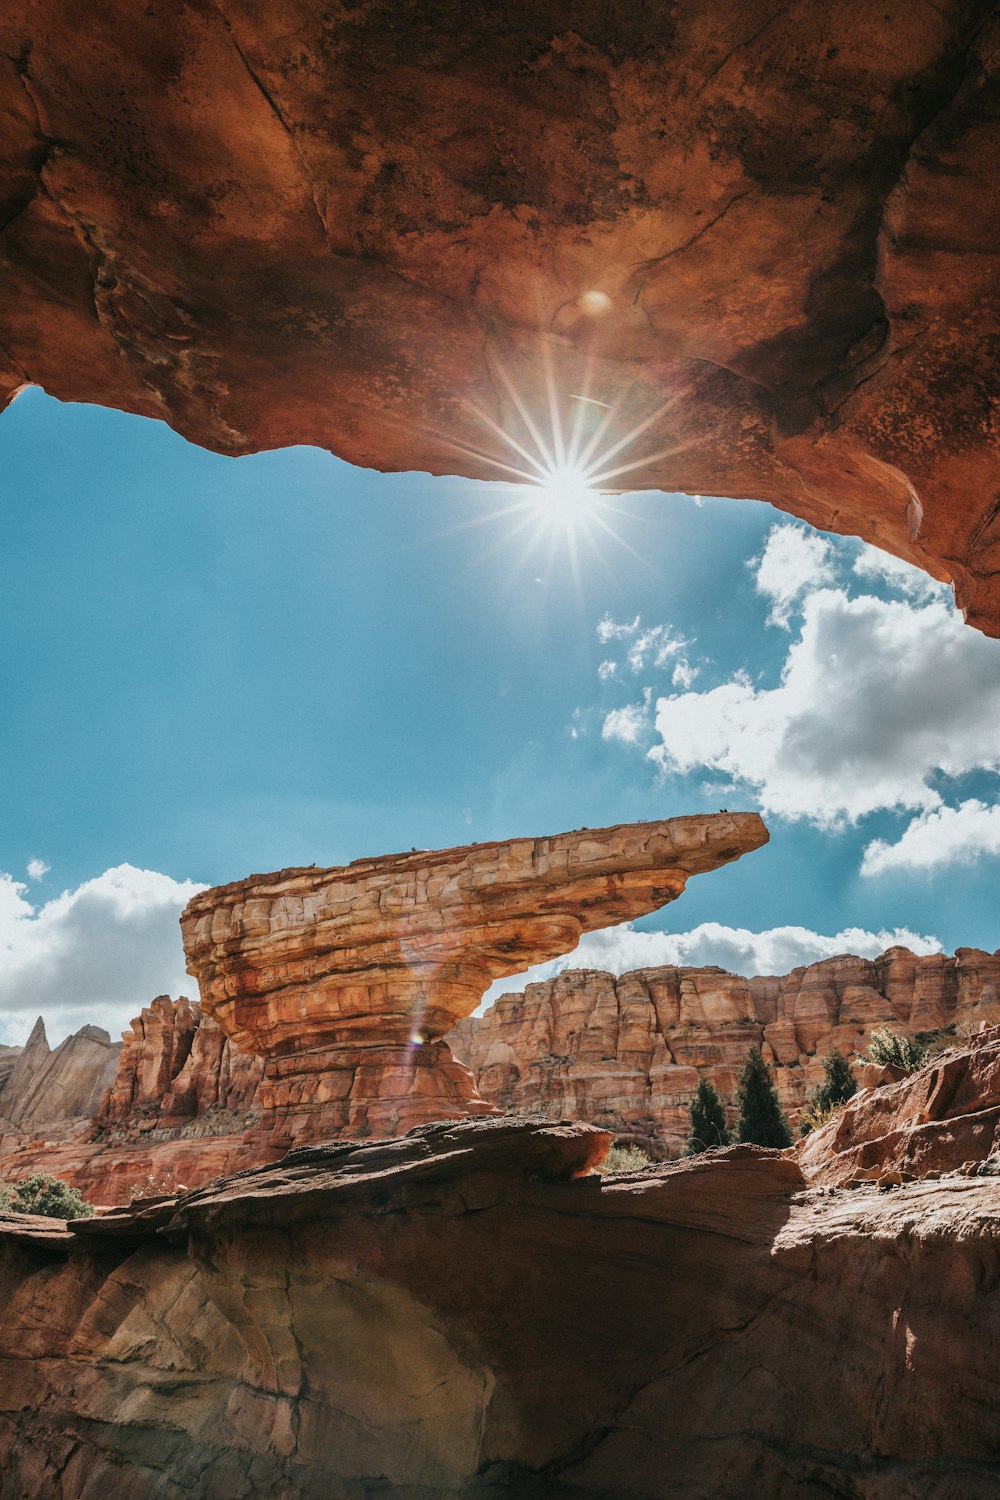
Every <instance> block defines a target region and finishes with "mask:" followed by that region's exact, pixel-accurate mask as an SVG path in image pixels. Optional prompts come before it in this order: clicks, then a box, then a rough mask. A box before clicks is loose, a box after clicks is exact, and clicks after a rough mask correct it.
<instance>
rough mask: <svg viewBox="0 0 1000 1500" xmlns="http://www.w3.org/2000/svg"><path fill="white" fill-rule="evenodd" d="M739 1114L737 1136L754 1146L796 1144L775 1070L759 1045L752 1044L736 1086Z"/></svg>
mask: <svg viewBox="0 0 1000 1500" xmlns="http://www.w3.org/2000/svg"><path fill="white" fill-rule="evenodd" d="M736 1099H737V1103H738V1105H739V1116H738V1118H737V1121H736V1139H737V1140H738V1141H745V1142H746V1143H747V1144H749V1145H753V1146H776V1147H778V1148H779V1149H781V1148H782V1147H784V1146H790V1145H791V1144H792V1133H791V1131H790V1130H789V1128H788V1121H787V1120H786V1119H785V1116H784V1114H783V1113H782V1110H781V1104H780V1103H779V1101H778V1091H777V1089H776V1088H775V1086H774V1078H773V1076H772V1074H771V1069H770V1068H769V1067H768V1065H767V1063H766V1062H765V1061H764V1057H763V1054H762V1052H761V1050H760V1048H759V1047H751V1048H750V1049H749V1051H748V1052H747V1055H746V1058H745V1060H744V1063H743V1067H742V1068H741V1069H740V1078H739V1083H738V1085H737V1089H736Z"/></svg>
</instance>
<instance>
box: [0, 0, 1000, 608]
mask: <svg viewBox="0 0 1000 1500" xmlns="http://www.w3.org/2000/svg"><path fill="white" fill-rule="evenodd" d="M69 18H70V11H69V9H67V6H66V4H65V0H12V3H8V4H7V5H6V6H5V7H4V11H3V16H2V19H0V113H2V116H3V119H4V122H5V131H4V143H3V149H2V152H0V248H2V256H0V400H3V399H9V397H10V396H11V395H12V394H13V393H14V392H15V391H16V390H18V389H19V388H20V387H22V386H23V385H24V384H25V383H26V382H35V383H37V384H40V385H44V386H45V387H46V389H48V390H50V391H52V392H53V393H54V394H56V395H58V396H59V397H61V398H62V399H64V400H76V401H95V402H101V403H104V404H107V405H114V406H121V407H124V408H126V409H128V410H131V411H136V412H140V413H142V414H144V415H147V416H151V417H159V418H163V419H165V420H167V421H169V422H171V423H172V424H173V425H174V426H175V427H176V428H177V429H178V430H179V431H181V432H183V433H184V434H185V435H186V436H187V437H189V438H191V439H192V440H194V441H196V442H200V443H203V444H205V445H206V446H209V447H212V448H215V449H218V450H220V451H222V452H226V453H245V452H248V451H252V450H256V449H260V448H267V447H275V446H280V445H284V444H289V443H315V444H318V445H320V446H323V447H329V448H331V449H332V450H333V451H335V452H337V453H339V454H340V455H342V456H343V457H345V458H347V459H350V460H351V461H352V462H354V463H360V464H366V465H371V466H375V467H380V468H395V469H423V470H429V471H431V472H434V473H465V474H470V475H474V476H482V477H487V478H498V477H500V478H509V477H510V476H509V474H508V473H507V472H505V471H504V470H503V469H502V468H499V467H498V466H497V465H498V461H501V462H503V461H508V460H509V459H510V458H511V454H512V453H514V450H513V449H511V448H508V447H507V445H506V444H505V442H504V441H503V440H502V439H499V438H496V437H495V433H494V431H493V429H491V428H489V427H488V425H487V422H492V423H494V424H496V427H497V428H499V429H501V430H502V431H504V432H506V433H507V434H509V436H510V437H512V438H513V439H514V440H515V441H523V440H525V439H527V441H528V443H529V445H530V443H531V439H530V437H529V436H528V433H527V430H526V427H525V424H524V421H523V418H522V415H521V410H520V407H519V403H520V406H523V409H524V410H526V411H527V412H529V414H531V415H533V416H534V417H535V418H536V419H538V420H540V421H542V422H543V423H544V422H545V420H546V419H547V413H548V412H549V409H550V408H549V401H548V394H547V389H546V387H547V385H548V383H550V382H551V384H552V386H553V387H554V390H555V392H556V399H557V403H559V402H561V403H562V405H563V408H564V411H563V417H564V420H567V417H568V408H569V406H571V405H572V402H571V400H570V398H571V397H572V396H573V395H575V394H578V393H580V392H584V393H589V395H590V396H591V397H593V398H596V399H597V400H598V401H603V402H606V403H608V404H609V405H610V406H611V407H612V408H613V410H614V417H613V426H612V428H611V430H610V431H609V432H608V433H607V434H606V441H605V442H604V443H603V447H604V449H605V450H607V457H606V459H605V460H604V462H603V464H601V463H598V464H597V468H598V469H601V470H602V471H603V472H605V473H608V474H609V475H610V477H609V478H608V480H607V484H608V486H609V487H611V488H614V487H619V486H624V487H628V486H634V487H636V488H641V489H662V490H665V491H668V492H669V491H674V490H685V491H688V492H690V493H698V494H725V495H746V496H754V497H756V498H759V499H765V500H769V501H771V502H772V503H773V504H775V505H777V506H779V507H782V508H784V509H786V510H790V511H792V512H794V513H795V514H798V515H802V516H804V517H805V518H806V519H808V520H810V521H812V522H813V523H814V524H817V525H819V526H822V527H826V528H828V529H831V530H837V531H842V532H846V533H856V534H858V535H861V536H863V537H865V538H867V539H868V540H869V541H872V542H875V543H877V544H878V545H881V546H884V547H887V548H888V549H889V550H890V551H893V552H896V553H898V554H899V555H900V556H904V557H908V558H910V559H912V560H914V561H916V562H918V563H919V564H921V565H922V566H924V567H926V568H927V569H929V570H930V571H931V572H933V573H934V574H935V575H936V576H939V577H948V578H952V579H953V580H954V581H955V583H956V587H957V591H958V597H959V600H960V602H961V603H962V605H963V607H964V608H965V609H967V610H968V612H969V617H970V619H972V620H973V621H974V622H975V623H976V624H978V625H980V626H981V627H982V628H983V629H986V630H989V631H991V632H993V633H997V632H1000V591H998V589H997V585H996V578H997V575H998V566H1000V564H998V552H1000V513H998V511H997V508H996V505H995V496H996V493H997V489H998V484H1000V458H998V448H997V444H996V422H997V414H996V405H995V392H996V388H997V374H998V355H997V325H998V310H997V291H996V289H997V284H998V277H997V245H998V244H1000V222H998V216H1000V204H998V199H997V194H996V193H995V192H994V191H993V186H994V184H995V182H996V180H997V178H998V176H1000V129H998V125H997V118H996V110H995V107H994V95H995V91H996V87H997V83H996V59H997V56H998V48H997V36H998V30H997V27H998V22H997V19H996V14H995V9H994V6H993V5H992V4H991V3H989V0H969V3H964V4H957V3H954V0H945V3H943V4H937V5H928V6H923V7H914V6H913V5H911V4H906V3H903V0H886V3H884V4H882V5H880V6H878V7H872V6H869V7H863V6H859V5H858V4H857V3H853V0H831V3H830V4H827V5H824V6H823V7H821V8H818V7H817V6H816V5H815V4H813V3H807V0H798V3H793V4H790V5H787V6H785V7H783V8H781V9H780V10H776V9H774V8H773V7H771V8H768V7H766V6H765V5H764V4H763V3H762V0H749V3H747V4H741V5H732V4H723V3H721V0H712V3H709V4H706V3H705V0H676V3H673V4H671V5H669V6H663V7H658V8H653V9H652V10H650V9H645V10H642V11H641V12H640V11H638V10H637V9H636V7H635V5H634V4H633V3H626V0H602V3H601V4H597V3H591V0H584V3H579V4H574V5H572V6H568V5H567V4H565V3H564V0H544V3H541V4H537V3H536V4H532V5H530V6H529V5H524V4H518V5H513V6H511V5H508V6H505V7H503V9H502V10H497V9H495V8H492V7H479V8H477V7H469V6H465V5H459V4H457V3H455V0H432V3H428V0H358V3H356V4H352V5H351V6H350V7H336V6H334V7H325V8H324V7H319V6H316V5H313V4H309V3H307V0H284V3H283V4H282V5H281V6H280V7H276V8H275V7H266V6H261V5H259V4H252V3H251V0H227V4H226V5H225V6H220V5H204V4H195V5H188V4H183V5H182V4H180V3H178V0H167V3H165V4H162V5H156V6H135V5H133V4H129V3H126V0H106V3H104V4H102V5H101V6H98V7H92V8H91V11H90V12H89V13H88V18H87V36H86V44H85V45H83V46H81V45H80V44H79V37H78V35H77V33H76V29H75V28H74V26H73V25H71V24H69ZM540 140H544V141H545V149H544V151H539V145H538V143H539V141H540ZM484 419H485V420H484ZM637 428H641V431H639V432H638V433H636V435H635V437H634V440H633V441H632V442H631V443H629V444H628V445H627V446H625V447H622V446H618V445H620V444H621V441H622V439H624V438H625V437H626V436H627V435H628V434H629V433H631V432H635V430H636V429H637ZM612 450H613V451H612ZM599 452H600V445H599V448H598V450H597V453H595V458H596V457H598V456H599ZM517 461H519V460H517V459H516V458H515V462H517Z"/></svg>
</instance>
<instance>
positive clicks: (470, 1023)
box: [448, 948, 1000, 1156]
mask: <svg viewBox="0 0 1000 1500" xmlns="http://www.w3.org/2000/svg"><path fill="white" fill-rule="evenodd" d="M997 1021H1000V953H995V954H989V953H983V952H980V951H978V950H977V949H971V948H960V949H959V950H958V952H957V953H956V954H955V956H954V957H953V958H949V957H947V956H946V955H945V954H943V953H942V954H934V955H931V956H929V957H919V958H918V957H917V956H916V955H915V954H913V953H911V952H910V951H909V950H908V949H906V948H890V949H889V951H888V952H887V953H884V954H883V955H882V956H881V958H878V959H874V960H869V959H863V958H856V957H851V956H844V957H840V958H830V959H824V960H823V961H822V962H821V963H816V964H810V965H809V966H808V967H804V968H799V969H793V970H792V972H791V973H790V974H786V975H782V976H774V975H764V976H757V977H755V978H751V979H743V978H741V977H740V976H739V975H735V974H729V973H727V972H726V971H725V970H723V969H718V968H701V969H685V968H674V967H671V966H664V967H662V968H655V969H637V970H635V971H634V972H633V973H631V974H622V975H619V976H617V977H616V976H615V975H613V974H605V973H600V972H595V971H593V970H574V969H570V970H567V971H565V972H564V973H562V974H560V975H558V976H557V977H556V978H555V979H551V980H547V981H545V982H544V983H541V984H531V985H528V987H527V989H526V990H525V991H524V993H523V994H510V995H502V996H501V997H500V999H499V1000H497V1001H496V1003H495V1004H494V1005H493V1006H492V1007H491V1008H490V1009H489V1010H487V1011H486V1012H485V1014H484V1015H482V1016H473V1017H470V1018H469V1019H468V1020H465V1021H463V1022H461V1023H460V1025H459V1026H457V1027H456V1028H455V1030H454V1031H453V1032H452V1033H451V1034H450V1036H449V1038H448V1041H449V1044H450V1045H451V1047H452V1049H453V1051H454V1052H455V1053H456V1055H457V1056H459V1057H460V1058H462V1059H463V1061H465V1062H466V1063H467V1064H468V1066H469V1067H470V1068H471V1069H472V1072H473V1074H474V1076H475V1079H476V1084H477V1087H478V1089H479V1091H480V1093H481V1094H482V1095H483V1097H484V1098H486V1099H490V1100H492V1101H493V1102H494V1103H495V1104H496V1105H497V1106H498V1107H499V1108H500V1109H502V1110H514V1111H516V1112H517V1113H519V1114H526V1115H543V1116H544V1115H551V1114H559V1115H563V1116H565V1117H566V1118H567V1119H573V1120H589V1121H591V1122H593V1123H594V1124H597V1125H601V1126H603V1127H604V1128H605V1129H608V1130H612V1131H613V1132H614V1133H615V1134H616V1135H617V1136H620V1137H626V1138H628V1139H630V1140H634V1141H636V1142H638V1143H639V1144H641V1145H642V1146H643V1147H645V1148H646V1149H647V1150H648V1151H650V1152H651V1153H652V1154H653V1155H654V1156H663V1155H676V1154H677V1153H678V1152H679V1151H680V1149H681V1148H682V1146H683V1142H684V1138H685V1137H686V1135H687V1133H688V1113H687V1106H688V1103H689V1101H690V1098H691V1095H692V1094H693V1093H694V1091H695V1088H696V1086H697V1083H698V1073H699V1072H703V1073H705V1075H706V1076H707V1077H708V1078H709V1079H710V1080H711V1081H712V1083H714V1085H715V1087H716V1088H717V1089H718V1090H719V1092H720V1094H721V1095H722V1096H723V1098H725V1099H728V1100H729V1101H733V1099H734V1097H735V1091H736V1077H737V1074H738V1072H739V1068H740V1065H741V1063H742V1061H743V1058H744V1056H745V1054H746V1050H747V1048H748V1047H749V1046H750V1045H751V1044H752V1043H758V1044H760V1045H761V1046H762V1048H763V1050H764V1055H765V1057H766V1058H767V1060H768V1061H769V1062H770V1063H771V1064H772V1065H773V1066H774V1068H775V1080H776V1082H777V1086H778V1093H779V1095H780V1097H781V1101H782V1104H783V1105H784V1107H785V1109H786V1110H788V1112H789V1113H790V1115H791V1116H792V1118H793V1119H794V1118H795V1117H796V1115H797V1113H798V1111H799V1110H800V1109H801V1107H802V1105H803V1104H804V1103H805V1102H806V1099H807V1097H808V1095H809V1094H810V1092H811V1091H812V1090H813V1089H814V1088H815V1087H816V1086H817V1085H818V1084H819V1083H821V1082H822V1080H823V1076H824V1075H823V1066H822V1059H823V1057H824V1056H826V1055H827V1054H829V1053H830V1052H832V1051H834V1050H839V1051H841V1052H844V1053H845V1054H846V1055H848V1056H851V1055H853V1054H854V1053H856V1052H859V1051H861V1050H863V1049H864V1047H865V1045H866V1043H867V1039H868V1037H869V1036H870V1034H871V1032H872V1031H873V1030H874V1029H876V1028H877V1027H880V1026H889V1027H891V1028H892V1029H893V1030H896V1031H899V1032H901V1033H909V1034H912V1033H916V1032H929V1031H936V1030H940V1029H947V1028H955V1029H956V1031H958V1032H968V1031H972V1030H975V1029H977V1028H978V1027H979V1026H980V1025H981V1024H983V1023H984V1022H987V1023H993V1022H997Z"/></svg>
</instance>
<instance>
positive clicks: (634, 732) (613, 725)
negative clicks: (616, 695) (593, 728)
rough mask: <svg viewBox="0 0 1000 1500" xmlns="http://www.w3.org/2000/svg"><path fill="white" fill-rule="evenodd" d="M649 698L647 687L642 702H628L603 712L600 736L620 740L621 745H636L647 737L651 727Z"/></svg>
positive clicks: (650, 695) (649, 692) (650, 694)
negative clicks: (605, 712) (620, 706)
mask: <svg viewBox="0 0 1000 1500" xmlns="http://www.w3.org/2000/svg"><path fill="white" fill-rule="evenodd" d="M651 699H652V693H651V691H650V690H649V689H648V688H647V690H646V695H645V698H644V700H643V702H642V703H628V704H626V705H625V707H624V708H613V709H612V710H611V711H610V713H607V714H605V716H604V723H603V724H602V725H601V738H602V739H605V740H620V741H621V743H622V744H623V745H638V744H640V743H641V742H642V741H643V740H645V739H647V737H648V733H649V730H650V727H651V725H650V702H651Z"/></svg>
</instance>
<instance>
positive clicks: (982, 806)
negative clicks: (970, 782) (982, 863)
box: [861, 798, 1000, 875]
mask: <svg viewBox="0 0 1000 1500" xmlns="http://www.w3.org/2000/svg"><path fill="white" fill-rule="evenodd" d="M984 854H1000V806H998V805H996V804H993V805H992V806H991V805H990V804H988V803H986V802H979V801H978V800H976V799H975V798H972V799H970V800H969V801H968V802H962V803H960V805H959V806H958V807H939V808H935V809H933V810H932V811H930V812H925V813H921V814H920V815H919V816H918V817H916V818H914V819H913V820H912V821H911V823H910V825H909V827H908V828H907V829H906V832H905V833H904V834H903V836H902V838H901V839H900V840H899V842H898V843H896V844H889V843H886V842H885V840H884V839H875V840H873V842H872V843H870V844H869V845H868V847H867V849H866V850H865V853H864V858H863V859H862V861H861V873H862V875H884V874H885V873H886V871H888V870H930V869H933V868H936V867H939V866H941V865H955V864H971V863H972V861H973V860H975V859H978V858H979V857H980V856H981V855H984Z"/></svg>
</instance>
